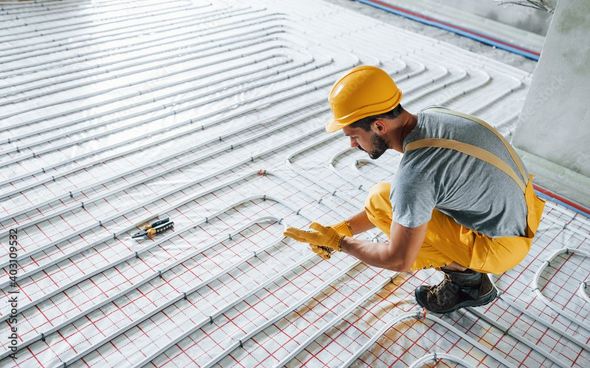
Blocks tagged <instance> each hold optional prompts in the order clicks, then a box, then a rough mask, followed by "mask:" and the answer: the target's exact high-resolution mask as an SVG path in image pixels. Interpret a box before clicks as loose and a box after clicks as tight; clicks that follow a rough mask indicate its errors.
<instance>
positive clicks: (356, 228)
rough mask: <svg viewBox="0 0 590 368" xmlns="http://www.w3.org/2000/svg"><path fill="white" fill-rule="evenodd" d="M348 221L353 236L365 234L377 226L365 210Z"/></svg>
mask: <svg viewBox="0 0 590 368" xmlns="http://www.w3.org/2000/svg"><path fill="white" fill-rule="evenodd" d="M347 221H348V223H349V224H350V228H351V230H352V234H353V235H356V234H360V233H363V232H365V231H368V230H371V229H372V228H374V227H375V225H373V223H371V221H369V217H368V216H367V213H366V212H365V211H364V210H363V211H361V212H359V213H357V214H356V215H354V216H352V217H351V218H349V219H348V220H347Z"/></svg>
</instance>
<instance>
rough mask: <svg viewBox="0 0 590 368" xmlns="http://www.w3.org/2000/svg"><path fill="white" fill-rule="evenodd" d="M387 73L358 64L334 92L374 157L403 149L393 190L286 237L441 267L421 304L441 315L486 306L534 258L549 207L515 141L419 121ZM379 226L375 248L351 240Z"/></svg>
mask: <svg viewBox="0 0 590 368" xmlns="http://www.w3.org/2000/svg"><path fill="white" fill-rule="evenodd" d="M401 98H402V93H401V91H400V90H399V89H398V88H397V86H396V84H395V82H394V81H393V80H392V79H391V77H390V76H389V75H388V74H387V73H386V72H385V71H383V70H381V69H379V68H377V67H374V66H359V67H356V68H354V69H352V70H351V71H349V72H348V73H346V74H345V75H344V76H342V77H341V78H340V79H339V80H338V81H337V82H336V83H335V84H334V86H333V87H332V90H331V91H330V94H329V102H330V106H331V109H332V114H333V119H332V120H331V121H330V122H329V123H328V124H327V125H326V130H327V131H328V132H335V131H337V130H340V129H342V131H343V132H344V135H345V136H347V137H349V138H350V144H351V146H352V147H357V148H359V149H361V150H363V151H365V152H367V154H368V155H369V157H371V158H372V159H377V158H379V157H380V156H381V155H382V154H383V153H384V152H385V151H386V150H387V149H393V150H396V151H398V152H401V153H403V154H404V155H403V158H402V160H401V162H400V165H399V169H398V172H397V175H396V178H395V181H394V184H393V185H389V183H379V184H378V185H376V186H375V187H373V188H372V189H371V191H370V193H369V197H368V198H367V200H366V202H365V209H364V211H362V212H360V213H358V214H356V215H355V216H353V217H351V218H349V219H346V220H344V221H342V222H340V223H339V224H336V225H333V226H329V227H325V226H322V225H320V224H318V223H315V222H314V223H312V224H311V230H310V231H304V230H300V229H295V228H288V229H287V230H286V231H285V235H286V236H288V237H291V238H293V239H295V240H298V241H301V242H306V243H309V244H310V245H311V248H312V250H313V251H314V252H316V253H318V254H319V255H320V256H322V257H323V258H329V256H330V253H331V252H333V251H343V252H346V253H348V254H350V255H353V256H355V257H357V258H358V259H360V260H362V261H364V262H365V263H367V264H369V265H373V266H377V267H382V268H386V269H390V270H394V271H399V272H401V271H413V270H418V269H422V268H437V269H439V270H441V271H443V272H444V273H445V278H444V280H443V281H442V282H441V283H440V284H438V285H436V286H420V287H419V288H417V289H416V291H415V296H416V301H417V302H418V303H419V304H420V305H421V306H422V307H424V308H426V309H428V310H430V311H432V312H435V313H448V312H452V311H454V310H456V309H458V308H463V307H467V306H478V305H484V304H487V303H489V302H491V301H492V300H494V299H495V297H496V295H497V293H496V290H495V288H494V287H493V285H492V283H491V280H490V279H489V277H488V275H487V273H495V274H500V273H503V272H505V271H507V270H509V269H510V268H512V267H514V266H515V265H517V264H518V263H519V262H520V261H522V259H524V257H525V256H526V255H527V253H528V251H529V249H530V246H531V243H532V239H533V236H534V233H535V231H536V230H537V227H538V224H539V221H540V217H541V214H542V212H543V207H544V202H543V201H541V200H540V199H539V198H537V196H536V195H535V193H534V190H533V186H532V177H529V176H528V174H527V172H526V170H525V169H524V166H523V164H522V162H521V160H520V159H519V157H518V156H517V154H516V153H515V151H514V149H513V148H512V147H511V146H510V144H509V143H508V142H506V140H505V139H504V138H503V137H502V136H501V135H500V134H499V133H498V132H497V131H496V130H495V129H494V128H492V127H491V126H489V125H487V124H486V123H485V122H483V121H481V120H479V119H477V118H475V117H472V116H468V115H465V114H461V113H458V112H455V111H451V110H448V109H445V108H440V107H435V108H429V109H425V110H423V111H421V112H419V113H418V114H417V115H413V114H411V113H409V112H408V111H406V110H404V109H403V107H402V106H401V104H400V101H401ZM375 226H377V227H378V228H379V229H381V230H382V231H383V232H384V233H385V234H387V235H388V238H389V241H388V242H385V243H371V242H367V241H362V240H357V239H355V238H352V235H354V234H358V233H361V232H363V231H367V230H369V229H371V228H373V227H375Z"/></svg>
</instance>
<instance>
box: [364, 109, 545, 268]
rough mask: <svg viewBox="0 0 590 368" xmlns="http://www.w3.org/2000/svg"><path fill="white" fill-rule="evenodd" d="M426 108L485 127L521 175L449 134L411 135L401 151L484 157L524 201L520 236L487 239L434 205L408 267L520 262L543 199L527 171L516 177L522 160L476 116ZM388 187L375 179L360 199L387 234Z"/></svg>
mask: <svg viewBox="0 0 590 368" xmlns="http://www.w3.org/2000/svg"><path fill="white" fill-rule="evenodd" d="M432 110H434V111H440V112H444V113H447V114H452V115H457V116H461V117H465V118H468V119H469V120H471V121H473V122H475V123H477V124H480V125H482V126H484V127H486V128H488V129H490V130H491V131H492V132H494V133H495V134H496V136H498V138H499V139H500V140H501V141H502V142H503V143H504V145H505V147H506V149H507V150H508V152H509V153H510V155H511V157H512V159H513V160H514V162H515V164H516V166H517V167H518V169H519V171H520V174H521V175H522V177H519V176H517V175H516V173H514V170H512V168H511V167H510V166H509V165H507V164H506V163H505V162H504V161H502V160H500V159H499V158H498V157H496V156H495V155H493V154H491V153H490V152H489V151H486V150H483V149H481V148H479V147H476V146H473V145H469V144H466V143H463V142H459V141H454V140H450V139H421V140H417V141H414V142H411V143H409V144H408V145H406V147H405V152H408V151H411V150H415V149H420V148H424V147H442V148H447V149H453V150H456V151H459V152H462V153H465V154H467V155H471V156H473V157H476V158H478V159H480V160H483V161H485V162H488V163H489V164H491V165H494V166H495V167H496V168H498V169H499V170H502V171H503V172H504V173H506V174H507V175H508V176H510V177H511V178H512V179H513V180H514V181H515V182H516V183H517V184H518V186H519V187H520V188H521V189H522V191H523V193H524V196H525V200H526V204H527V228H526V236H522V237H521V236H505V237H494V238H492V237H489V236H486V235H483V234H481V233H478V232H477V231H474V230H472V229H469V228H467V227H465V226H463V225H460V224H458V223H457V222H455V220H453V219H452V218H451V217H449V216H447V215H445V214H443V213H442V212H440V211H438V210H436V209H434V210H433V212H432V217H431V219H430V221H429V222H428V228H427V232H426V238H425V239H424V243H423V244H422V247H421V248H420V251H419V253H418V257H417V258H416V261H415V262H414V264H413V266H412V269H413V270H418V269H423V268H433V267H434V268H439V267H442V266H445V265H447V264H450V263H452V262H455V263H457V264H459V265H461V266H463V267H467V268H469V269H471V270H474V271H478V272H485V273H494V274H501V273H503V272H506V271H507V270H509V269H511V268H512V267H514V266H516V265H517V264H518V263H520V262H521V261H522V260H523V259H524V257H525V256H526V255H527V254H528V252H529V250H530V248H531V244H532V242H533V237H534V235H535V232H536V231H537V228H538V226H539V222H540V221H541V215H542V214H543V208H544V206H545V202H544V201H543V200H541V199H540V198H538V197H537V196H536V194H535V191H534V189H533V177H532V176H529V177H528V182H527V183H526V184H525V183H524V181H523V180H522V178H526V177H527V175H526V172H525V171H524V168H523V166H522V162H521V161H520V159H519V158H518V156H517V154H516V152H515V151H514V149H513V148H512V146H510V144H509V143H508V142H507V141H506V140H505V139H504V137H502V135H501V134H500V133H498V132H497V131H496V130H495V129H494V128H493V127H491V126H489V125H488V124H487V123H485V122H484V121H482V120H480V119H478V118H476V117H473V116H469V115H466V114H462V113H458V112H455V111H451V110H447V109H445V108H441V107H434V108H431V111H432ZM390 190H391V185H390V184H389V183H388V182H381V183H378V184H377V185H375V186H374V187H373V188H371V190H370V191H369V195H368V197H367V199H366V201H365V212H366V213H367V216H368V218H369V220H370V221H371V223H373V224H374V225H375V226H376V227H377V228H379V229H380V230H381V231H383V232H384V233H385V234H386V235H387V236H388V237H389V232H390V229H391V221H392V207H391V201H390V200H389V194H390Z"/></svg>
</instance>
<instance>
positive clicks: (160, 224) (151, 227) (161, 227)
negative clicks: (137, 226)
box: [132, 217, 174, 240]
mask: <svg viewBox="0 0 590 368" xmlns="http://www.w3.org/2000/svg"><path fill="white" fill-rule="evenodd" d="M173 227H174V222H172V221H170V218H169V217H166V218H164V219H161V220H157V221H154V222H152V223H151V224H147V225H145V226H144V227H143V230H142V231H140V232H138V233H135V234H134V235H133V236H132V238H133V239H136V240H137V239H145V238H150V239H152V238H153V237H154V236H156V235H157V234H160V233H163V232H164V231H166V230H168V229H171V228H173Z"/></svg>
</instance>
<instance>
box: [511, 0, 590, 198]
mask: <svg viewBox="0 0 590 368" xmlns="http://www.w3.org/2000/svg"><path fill="white" fill-rule="evenodd" d="M589 36H590V0H560V1H559V3H558V6H557V9H556V11H555V14H554V15H553V20H552V22H551V25H550V28H549V32H548V33H547V37H546V39H545V45H544V47H543V51H542V53H541V59H540V61H539V64H538V65H537V68H536V69H535V72H534V74H533V80H532V84H531V87H530V89H529V92H528V95H527V97H526V101H525V104H524V107H523V110H522V113H521V115H520V119H519V122H518V125H517V128H516V130H515V132H514V137H513V144H514V145H515V146H516V147H517V148H520V149H521V150H523V151H525V152H526V153H528V154H531V155H529V161H530V162H531V164H530V165H529V166H532V167H530V168H529V169H530V170H531V171H532V172H533V173H535V169H537V170H536V171H537V172H538V173H541V172H543V173H544V175H542V176H543V177H541V178H539V180H540V181H544V182H545V183H544V184H545V185H546V186H552V187H553V188H549V189H553V190H556V191H558V192H559V191H560V192H561V193H564V194H565V195H567V196H568V197H570V198H572V199H575V200H577V201H578V202H580V203H583V204H585V205H586V206H589V205H590V193H589V191H590V188H582V187H580V186H582V185H587V184H588V182H587V181H585V179H588V178H589V177H590V39H589ZM525 156H526V154H525ZM543 160H546V161H549V162H548V163H547V165H549V166H552V165H554V164H556V165H558V166H560V167H561V168H562V169H560V170H559V174H558V173H556V174H555V175H556V177H554V178H551V177H548V176H550V175H551V174H550V173H549V172H547V173H545V170H544V168H545V169H547V168H548V167H549V166H547V165H545V166H543V162H542V161H543ZM539 165H540V166H541V167H539ZM559 176H560V177H559ZM569 176H571V178H569ZM564 180H570V181H571V180H573V181H572V182H571V183H560V182H563V181H564ZM576 180H581V182H578V181H576ZM541 184H542V185H543V183H541Z"/></svg>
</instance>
